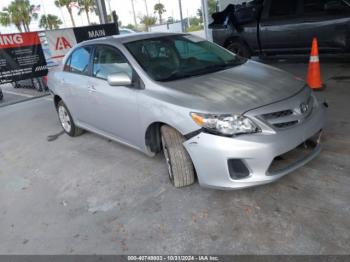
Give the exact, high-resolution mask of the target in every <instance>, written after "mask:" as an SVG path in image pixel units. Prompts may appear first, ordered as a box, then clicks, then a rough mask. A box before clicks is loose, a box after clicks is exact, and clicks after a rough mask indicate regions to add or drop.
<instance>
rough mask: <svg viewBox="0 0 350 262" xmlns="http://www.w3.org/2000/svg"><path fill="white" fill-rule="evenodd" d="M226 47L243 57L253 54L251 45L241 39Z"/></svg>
mask: <svg viewBox="0 0 350 262" xmlns="http://www.w3.org/2000/svg"><path fill="white" fill-rule="evenodd" d="M226 48H227V49H228V50H230V51H231V52H232V53H235V54H237V55H239V56H241V57H245V58H250V57H251V56H252V54H251V52H250V50H249V47H248V46H247V45H246V44H245V43H244V42H242V41H240V40H237V41H234V42H231V43H230V44H229V45H228V46H227V47H226Z"/></svg>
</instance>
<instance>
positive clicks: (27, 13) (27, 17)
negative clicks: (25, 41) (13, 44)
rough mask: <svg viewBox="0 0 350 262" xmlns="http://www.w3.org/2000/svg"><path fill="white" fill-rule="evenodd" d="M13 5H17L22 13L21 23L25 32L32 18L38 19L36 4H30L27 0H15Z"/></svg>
mask: <svg viewBox="0 0 350 262" xmlns="http://www.w3.org/2000/svg"><path fill="white" fill-rule="evenodd" d="M13 3H15V6H17V7H19V9H20V12H21V14H22V23H23V27H24V29H25V31H26V32H29V31H30V29H29V25H30V23H31V21H32V20H33V19H35V20H36V19H38V14H37V13H36V6H35V5H32V4H30V2H29V0H15V1H14V2H13Z"/></svg>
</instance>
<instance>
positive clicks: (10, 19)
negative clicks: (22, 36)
mask: <svg viewBox="0 0 350 262" xmlns="http://www.w3.org/2000/svg"><path fill="white" fill-rule="evenodd" d="M0 24H1V25H2V26H9V25H11V24H13V25H15V26H16V28H17V30H18V31H19V32H20V33H22V32H23V29H22V21H21V15H20V14H19V12H16V13H13V12H11V11H10V10H9V9H8V8H7V7H5V8H3V11H2V12H0Z"/></svg>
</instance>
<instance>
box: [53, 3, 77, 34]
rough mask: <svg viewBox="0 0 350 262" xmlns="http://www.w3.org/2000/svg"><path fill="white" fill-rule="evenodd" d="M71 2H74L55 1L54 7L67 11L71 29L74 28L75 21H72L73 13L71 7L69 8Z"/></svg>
mask: <svg viewBox="0 0 350 262" xmlns="http://www.w3.org/2000/svg"><path fill="white" fill-rule="evenodd" d="M73 2H74V1H73V0H56V1H55V5H56V6H57V7H59V8H61V7H65V8H67V11H68V13H69V16H70V20H71V21H72V24H73V27H75V21H74V17H73V12H72V6H71V4H72V3H73Z"/></svg>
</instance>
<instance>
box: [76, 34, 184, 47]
mask: <svg viewBox="0 0 350 262" xmlns="http://www.w3.org/2000/svg"><path fill="white" fill-rule="evenodd" d="M174 35H185V34H181V33H135V34H128V35H113V36H107V37H103V38H98V39H93V40H88V41H84V42H82V43H81V45H89V44H105V43H115V42H119V43H121V44H124V43H129V42H134V41H139V40H145V39H152V38H158V37H166V36H174Z"/></svg>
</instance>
